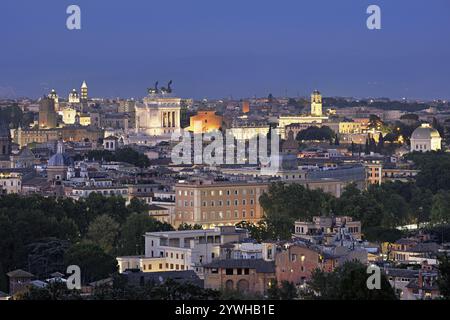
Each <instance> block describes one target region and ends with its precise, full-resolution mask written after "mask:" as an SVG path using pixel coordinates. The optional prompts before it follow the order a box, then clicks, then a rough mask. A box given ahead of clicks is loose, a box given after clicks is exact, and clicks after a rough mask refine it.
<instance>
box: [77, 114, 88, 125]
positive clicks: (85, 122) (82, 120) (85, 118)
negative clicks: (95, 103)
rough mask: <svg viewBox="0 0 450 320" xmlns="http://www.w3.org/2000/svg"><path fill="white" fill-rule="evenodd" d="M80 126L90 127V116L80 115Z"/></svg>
mask: <svg viewBox="0 0 450 320" xmlns="http://www.w3.org/2000/svg"><path fill="white" fill-rule="evenodd" d="M79 117H80V125H82V126H85V127H87V126H90V125H91V116H90V115H87V114H80V116H79Z"/></svg>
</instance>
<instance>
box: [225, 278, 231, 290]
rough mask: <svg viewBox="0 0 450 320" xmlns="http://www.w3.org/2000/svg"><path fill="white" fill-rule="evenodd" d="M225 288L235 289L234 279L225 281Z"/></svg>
mask: <svg viewBox="0 0 450 320" xmlns="http://www.w3.org/2000/svg"><path fill="white" fill-rule="evenodd" d="M225 289H226V290H233V280H227V281H226V282H225Z"/></svg>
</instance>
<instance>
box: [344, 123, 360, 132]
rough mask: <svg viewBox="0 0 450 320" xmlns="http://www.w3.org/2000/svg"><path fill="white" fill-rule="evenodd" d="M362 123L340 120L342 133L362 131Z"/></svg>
mask: <svg viewBox="0 0 450 320" xmlns="http://www.w3.org/2000/svg"><path fill="white" fill-rule="evenodd" d="M361 132H362V130H361V123H359V122H339V133H340V134H351V133H361Z"/></svg>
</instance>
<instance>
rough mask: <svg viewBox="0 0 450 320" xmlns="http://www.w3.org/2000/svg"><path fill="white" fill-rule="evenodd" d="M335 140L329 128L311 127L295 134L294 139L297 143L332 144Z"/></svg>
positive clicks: (334, 135)
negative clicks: (315, 142)
mask: <svg viewBox="0 0 450 320" xmlns="http://www.w3.org/2000/svg"><path fill="white" fill-rule="evenodd" d="M335 138H336V134H335V133H334V131H333V130H331V129H330V127H327V126H323V127H316V126H311V127H308V128H306V129H305V130H302V131H300V132H299V133H298V134H297V137H296V139H297V140H298V141H331V142H333V141H334V140H335Z"/></svg>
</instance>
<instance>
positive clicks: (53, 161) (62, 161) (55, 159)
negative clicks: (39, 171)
mask: <svg viewBox="0 0 450 320" xmlns="http://www.w3.org/2000/svg"><path fill="white" fill-rule="evenodd" d="M57 149H58V151H57V152H56V154H54V155H53V156H51V157H50V159H49V160H48V166H49V167H68V166H70V165H72V164H73V161H72V159H71V158H70V157H69V156H67V154H65V153H64V145H63V143H62V142H58V148H57Z"/></svg>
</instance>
